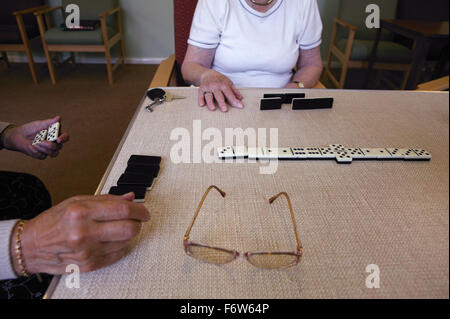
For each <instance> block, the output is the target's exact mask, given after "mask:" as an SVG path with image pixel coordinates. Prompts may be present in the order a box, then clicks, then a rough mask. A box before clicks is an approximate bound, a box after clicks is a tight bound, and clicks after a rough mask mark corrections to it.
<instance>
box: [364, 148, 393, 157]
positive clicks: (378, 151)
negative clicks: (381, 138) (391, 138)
mask: <svg viewBox="0 0 450 319" xmlns="http://www.w3.org/2000/svg"><path fill="white" fill-rule="evenodd" d="M361 151H362V152H363V153H364V155H365V158H366V159H388V158H391V154H390V153H389V152H388V151H387V149H385V148H361Z"/></svg>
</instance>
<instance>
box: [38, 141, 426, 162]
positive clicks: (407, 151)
mask: <svg viewBox="0 0 450 319" xmlns="http://www.w3.org/2000/svg"><path fill="white" fill-rule="evenodd" d="M36 138H37V137H36ZM217 153H218V156H219V158H221V159H228V158H246V157H247V158H248V159H249V160H257V159H261V160H264V159H265V160H277V159H295V160H307V159H309V160H314V159H334V160H336V161H337V162H338V163H352V161H353V160H411V161H412V160H416V161H428V160H430V159H431V157H432V156H431V154H430V152H428V151H427V150H425V149H419V148H359V147H344V146H343V145H342V144H332V145H329V146H326V147H313V146H311V147H280V148H270V147H251V148H248V149H247V148H246V147H245V146H236V147H231V146H228V147H223V148H219V149H217Z"/></svg>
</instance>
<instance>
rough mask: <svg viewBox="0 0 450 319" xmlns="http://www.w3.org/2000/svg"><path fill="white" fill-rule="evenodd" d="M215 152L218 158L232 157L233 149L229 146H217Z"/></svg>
mask: <svg viewBox="0 0 450 319" xmlns="http://www.w3.org/2000/svg"><path fill="white" fill-rule="evenodd" d="M217 154H218V155H219V158H220V159H227V158H234V150H233V148H232V147H231V146H227V147H221V148H218V149H217Z"/></svg>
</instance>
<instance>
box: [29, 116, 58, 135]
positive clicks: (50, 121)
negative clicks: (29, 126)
mask: <svg viewBox="0 0 450 319" xmlns="http://www.w3.org/2000/svg"><path fill="white" fill-rule="evenodd" d="M60 121H61V116H59V115H58V116H55V117H54V118H51V119H47V120H42V121H36V122H34V123H35V124H36V125H37V127H38V130H37V131H42V130H46V129H48V128H49V127H50V126H51V125H52V124H54V123H56V122H60ZM36 133H37V132H36Z"/></svg>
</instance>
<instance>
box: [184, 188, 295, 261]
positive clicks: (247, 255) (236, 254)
mask: <svg viewBox="0 0 450 319" xmlns="http://www.w3.org/2000/svg"><path fill="white" fill-rule="evenodd" d="M211 189H215V190H217V191H218V192H219V194H220V195H221V196H222V197H223V198H225V196H226V193H225V192H224V191H222V190H221V189H220V188H218V187H217V186H215V185H211V186H209V187H208V189H207V190H206V191H205V193H204V194H203V197H202V199H201V201H200V203H199V204H198V206H197V210H196V211H195V214H194V217H193V218H192V222H191V224H190V225H189V227H188V229H187V231H186V233H185V235H184V239H183V247H184V251H185V253H186V255H188V256H190V257H192V258H195V257H193V256H192V254H191V253H190V252H189V246H196V247H204V248H210V249H214V250H219V251H223V252H227V253H230V254H232V255H233V259H231V260H230V261H228V262H226V263H223V264H227V263H230V262H233V261H235V260H236V259H238V258H239V256H240V255H241V254H240V253H239V252H238V251H236V250H230V249H225V248H220V247H214V246H208V245H204V244H198V243H194V242H191V241H190V240H189V236H190V233H191V230H192V228H193V226H194V223H195V221H196V219H197V216H198V214H199V212H200V209H201V208H202V206H203V203H204V201H205V200H206V197H207V196H208V194H209V192H210V191H211ZM280 196H284V197H285V198H286V200H287V202H288V206H289V211H290V214H291V219H292V224H293V226H294V233H295V239H296V241H297V250H296V251H294V252H272V251H268V252H245V253H244V254H243V256H244V258H245V259H246V260H247V261H248V262H249V263H250V264H252V265H253V266H255V265H254V264H253V263H252V262H251V261H250V258H251V257H252V256H254V255H291V256H295V257H296V259H295V260H294V261H293V262H292V263H291V264H288V265H285V266H282V267H279V268H278V269H283V268H289V267H292V266H295V265H298V263H299V262H300V258H301V257H302V255H303V246H302V242H301V241H300V237H299V235H298V231H297V223H296V222H295V216H294V211H293V209H292V203H291V200H290V198H289V195H288V194H287V193H286V192H280V193H278V194H277V195H275V196H272V197H271V198H270V199H269V203H270V204H272V203H273V202H274V201H275V200H276V199H277V198H279V197H280ZM255 267H257V266H255ZM257 268H263V267H257Z"/></svg>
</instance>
